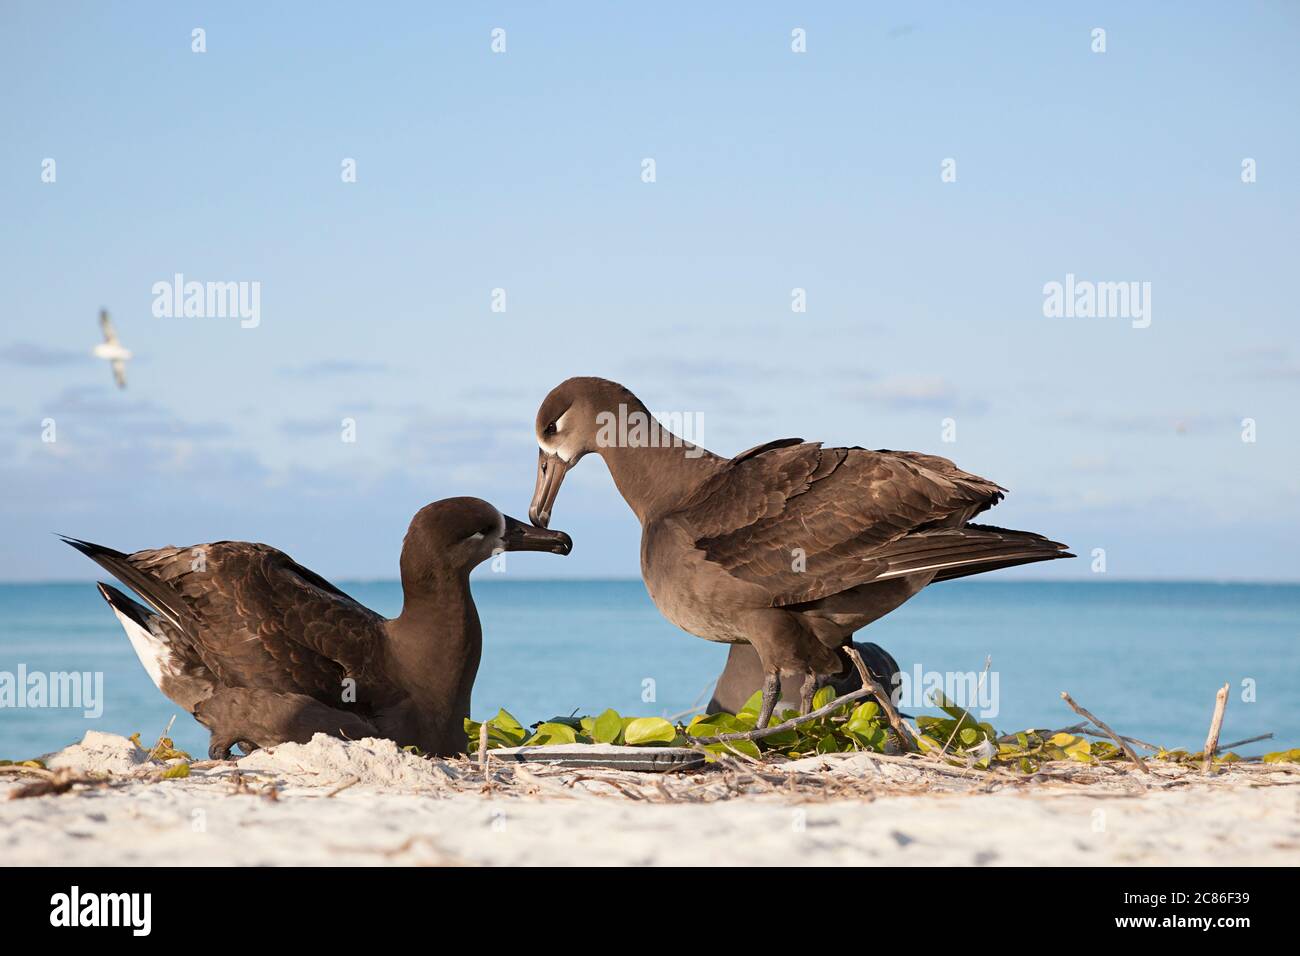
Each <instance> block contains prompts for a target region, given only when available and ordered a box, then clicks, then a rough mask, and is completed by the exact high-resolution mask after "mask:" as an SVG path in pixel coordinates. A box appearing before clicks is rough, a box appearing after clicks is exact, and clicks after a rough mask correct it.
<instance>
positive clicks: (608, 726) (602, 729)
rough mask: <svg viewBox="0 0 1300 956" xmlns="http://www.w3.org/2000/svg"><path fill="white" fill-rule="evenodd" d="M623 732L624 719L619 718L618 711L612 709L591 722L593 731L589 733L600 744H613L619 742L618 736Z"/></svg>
mask: <svg viewBox="0 0 1300 956" xmlns="http://www.w3.org/2000/svg"><path fill="white" fill-rule="evenodd" d="M583 729H584V730H585V729H586V728H585V727H584V728H583ZM622 731H623V718H622V717H620V716H619V714H618V711H616V710H613V709H612V708H611V709H609V710H606V711H604V712H603V713H601V714H600V716H598V717H596V718H595V719H594V720H593V721H592V722H591V729H590V730H589V731H587V732H588V733H589V734H590V735H591V739H592V740H594V741H596V743H598V744H612V743H613V742H614V741H616V740H618V735H619V734H620V733H622Z"/></svg>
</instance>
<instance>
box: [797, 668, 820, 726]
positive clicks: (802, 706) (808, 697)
mask: <svg viewBox="0 0 1300 956" xmlns="http://www.w3.org/2000/svg"><path fill="white" fill-rule="evenodd" d="M816 693H817V675H816V674H814V673H813V672H812V671H809V672H808V673H807V674H806V675H805V676H804V679H803V686H802V687H800V688H799V716H800V717H806V716H808V714H810V713H812V703H813V695H814V694H816Z"/></svg>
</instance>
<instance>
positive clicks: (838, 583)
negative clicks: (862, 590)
mask: <svg viewBox="0 0 1300 956" xmlns="http://www.w3.org/2000/svg"><path fill="white" fill-rule="evenodd" d="M1004 493H1005V489H1003V488H1001V487H999V486H998V485H996V484H994V483H993V482H991V481H989V480H987V479H985V478H981V477H979V476H978V475H973V474H970V473H968V472H965V471H962V470H961V469H960V468H958V467H957V466H956V465H954V464H953V463H952V462H951V461H949V460H948V459H946V458H940V457H938V456H935V455H924V454H920V453H917V452H896V451H890V450H879V451H869V450H867V449H863V448H823V447H822V445H821V444H820V443H817V442H803V443H800V444H797V445H791V444H786V443H781V442H778V443H772V444H771V445H770V446H767V447H766V448H765V447H764V446H759V450H757V451H751V452H747V453H746V454H745V455H742V456H738V457H737V458H735V459H732V461H731V462H730V463H729V464H728V466H727V467H725V468H723V469H722V470H721V471H719V472H718V473H717V474H716V475H714V476H713V477H712V478H710V479H709V480H708V481H706V482H705V483H704V484H703V485H702V486H701V487H700V488H699V489H697V491H696V492H695V493H694V494H693V495H692V496H691V498H690V499H689V500H688V501H687V502H686V503H685V504H684V506H683V508H682V509H681V510H680V511H678V512H677V513H675V514H674V515H673V516H671V517H672V518H673V519H675V520H677V521H679V522H680V523H681V524H682V525H683V526H685V527H687V528H689V529H690V530H691V532H692V534H693V535H694V538H695V544H696V547H697V548H699V549H700V550H702V551H703V552H704V554H705V557H706V559H707V560H709V561H711V562H714V563H716V564H718V565H721V566H722V567H723V568H725V569H726V570H727V571H728V572H729V573H731V574H732V575H733V576H735V577H737V578H740V579H741V580H745V581H750V582H754V583H758V584H762V585H763V586H764V587H766V588H767V589H768V590H769V592H770V593H771V595H772V603H773V604H774V605H778V606H780V605H787V604H797V603H801V602H804V601H810V600H815V599H817V598H821V597H826V596H828V595H830V594H835V593H838V592H839V591H842V590H846V589H847V588H851V587H854V586H856V585H859V584H863V583H866V582H868V581H871V580H875V579H878V578H881V577H882V576H885V575H889V574H890V569H891V566H892V565H891V561H893V558H891V555H890V546H891V545H892V544H893V543H894V542H897V541H899V540H900V539H902V538H904V537H906V536H908V535H911V534H914V533H916V532H919V531H925V530H930V529H937V528H957V527H960V526H961V525H962V524H964V523H965V522H966V521H968V520H969V519H970V518H972V517H973V516H975V515H977V514H979V513H980V512H981V511H984V510H985V509H987V508H990V507H992V506H993V505H994V504H996V503H997V502H998V501H1000V500H1001V499H1002V497H1003V494H1004ZM953 544H954V542H951V541H947V542H934V541H929V542H925V543H924V544H923V545H920V547H922V549H924V547H931V546H932V547H935V548H939V549H943V548H945V547H946V548H949V549H951V547H952V546H953ZM922 553H924V551H923V550H922V551H920V552H918V554H922ZM899 567H901V565H899Z"/></svg>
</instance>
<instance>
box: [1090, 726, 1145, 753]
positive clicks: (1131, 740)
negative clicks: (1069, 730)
mask: <svg viewBox="0 0 1300 956" xmlns="http://www.w3.org/2000/svg"><path fill="white" fill-rule="evenodd" d="M1073 732H1074V733H1077V734H1087V735H1088V736H1089V737H1109V736H1110V734H1103V733H1102V732H1101V731H1100V730H1094V729H1093V728H1091V727H1087V726H1085V727H1084V728H1083V729H1082V730H1076V731H1073ZM1120 736H1121V737H1123V738H1124V739H1125V740H1127V741H1128V742H1129V743H1131V744H1137V745H1138V746H1139V747H1141V748H1142V749H1143V750H1149V751H1151V752H1152V753H1159V752H1160V751H1161V750H1163V749H1164V748H1163V747H1159V746H1157V745H1155V744H1151V743H1147V742H1146V741H1145V740H1139V739H1138V738H1137V737H1127V736H1124V735H1123V734H1121V735H1120Z"/></svg>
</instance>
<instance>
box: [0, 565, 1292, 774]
mask: <svg viewBox="0 0 1300 956" xmlns="http://www.w3.org/2000/svg"><path fill="white" fill-rule="evenodd" d="M339 585H340V587H343V588H344V590H346V591H348V593H350V594H352V595H353V596H354V597H355V598H356V599H357V600H359V601H361V602H362V603H364V604H366V605H368V606H370V607H372V608H374V609H375V610H377V611H380V612H381V613H384V614H394V613H396V612H397V610H398V608H399V607H400V605H401V590H400V587H399V585H398V584H397V582H395V581H391V582H390V581H381V582H351V583H349V582H339ZM474 595H475V599H476V601H477V604H478V608H479V614H480V616H481V618H482V621H483V635H484V636H483V661H482V664H481V666H480V669H479V674H478V681H477V683H476V685H475V688H474V701H473V713H474V716H475V717H476V718H482V717H484V716H489V715H491V714H495V713H496V710H497V708H499V707H504V708H506V709H507V710H509V711H510V712H511V713H513V714H514V715H515V716H516V717H518V718H520V719H521V720H522V721H524V722H525V723H530V722H533V721H537V720H543V719H546V718H549V717H552V716H556V715H568V714H571V713H575V712H576V713H578V714H592V713H598V712H599V711H601V710H603V709H604V708H606V707H613V708H615V709H616V710H618V711H619V712H620V713H622V714H625V715H661V716H670V715H674V714H678V713H680V712H682V711H688V710H690V709H691V708H692V707H701V708H702V707H703V706H704V704H705V703H706V702H707V700H708V692H709V689H710V688H711V686H712V681H713V679H714V678H715V677H716V676H717V675H718V673H719V672H720V671H721V669H722V666H723V663H724V661H725V659H726V653H727V649H726V647H724V646H722V645H718V644H710V643H708V642H706V641H702V640H699V639H697V638H694V637H691V636H689V635H687V634H685V633H683V632H681V631H679V630H678V629H677V628H675V627H673V626H672V625H671V624H669V623H668V622H667V621H665V620H664V619H663V618H662V617H660V616H659V613H658V611H657V610H656V609H655V607H654V605H653V604H652V603H651V601H650V599H649V597H648V596H647V594H646V592H645V588H644V587H643V586H642V584H641V582H640V581H636V580H626V581H624V580H618V581H502V580H493V579H490V578H487V579H483V580H478V579H476V580H475V582H474ZM1298 636H1300V585H1295V584H1277V585H1275V584H1215V583H1204V582H1171V583H1155V582H1150V583H1147V582H1095V583H1094V582H1064V583H1056V582H1026V581H957V582H950V583H945V584H941V585H937V586H933V587H930V588H927V589H926V590H924V591H922V592H921V593H920V594H919V595H918V596H917V597H915V598H913V599H912V600H911V601H910V602H908V603H907V604H905V605H904V606H903V607H901V608H899V609H898V610H897V611H895V612H894V613H893V614H890V615H889V616H887V617H886V618H884V619H883V620H881V621H878V622H877V623H875V624H873V625H872V626H871V627H869V628H867V629H865V630H863V631H860V632H859V633H858V635H857V637H858V640H870V641H875V642H876V643H878V644H880V645H882V646H884V647H885V648H886V649H888V650H889V651H890V652H891V653H892V654H893V655H894V657H895V658H896V659H897V660H898V662H899V664H900V666H901V668H902V669H903V671H905V672H906V673H907V674H908V677H909V684H908V686H909V687H923V686H928V684H927V682H931V681H934V680H936V679H939V680H947V681H950V683H949V685H948V686H949V689H950V691H952V690H956V691H957V692H958V693H960V691H961V690H962V689H963V688H969V687H970V686H971V684H972V682H973V681H975V680H981V681H982V683H981V684H980V685H979V687H980V688H982V692H983V695H982V697H977V698H971V697H969V696H968V697H967V698H966V699H965V700H964V701H963V702H965V703H968V704H969V705H972V706H973V707H976V706H979V705H981V704H983V705H986V706H984V707H983V708H982V709H983V714H982V716H983V719H986V720H987V721H988V722H989V723H992V724H993V725H994V726H995V727H997V728H998V729H999V730H1000V731H1004V732H1007V731H1015V730H1021V729H1024V728H1027V727H1038V728H1045V727H1050V728H1058V727H1064V726H1067V725H1069V724H1071V723H1074V722H1076V721H1077V720H1078V718H1077V717H1075V715H1074V714H1073V712H1071V711H1070V710H1069V709H1068V708H1067V707H1066V706H1065V704H1064V703H1063V702H1062V701H1061V698H1060V692H1061V691H1063V690H1065V691H1069V692H1070V694H1071V695H1072V696H1073V697H1074V698H1075V700H1076V701H1078V702H1079V703H1080V704H1081V705H1082V706H1084V707H1086V708H1088V709H1089V710H1091V711H1092V712H1093V713H1095V714H1097V715H1098V716H1099V717H1100V718H1101V719H1103V720H1105V721H1107V722H1108V723H1109V724H1110V725H1111V726H1112V727H1114V728H1115V729H1116V730H1118V731H1119V732H1121V733H1125V734H1130V735H1133V736H1136V737H1139V738H1141V739H1143V740H1148V741H1151V742H1153V743H1159V744H1163V745H1165V746H1169V747H1173V746H1182V747H1188V748H1190V749H1193V750H1196V749H1199V748H1200V747H1201V746H1202V745H1203V744H1204V740H1205V733H1206V729H1207V727H1208V725H1209V721H1210V715H1211V711H1212V709H1213V705H1214V695H1215V691H1216V690H1217V689H1218V688H1219V687H1221V686H1222V685H1223V684H1224V683H1225V682H1226V683H1228V684H1230V685H1231V694H1230V697H1229V703H1228V709H1227V718H1226V720H1225V722H1224V730H1223V737H1222V739H1223V741H1225V742H1231V741H1233V740H1236V739H1240V738H1245V737H1251V736H1255V735H1256V734H1262V733H1267V732H1270V731H1272V732H1273V733H1275V734H1276V735H1277V737H1276V739H1275V740H1273V741H1268V742H1265V743H1262V744H1254V745H1251V746H1248V747H1245V748H1242V752H1243V753H1262V752H1264V751H1265V750H1277V749H1283V748H1286V747H1296V746H1300V654H1297V653H1296V641H1297V637H1298ZM986 659H991V664H990V665H989V668H988V673H987V675H985V676H983V677H982V678H981V677H980V675H981V673H982V672H983V671H984V670H985V666H986ZM20 668H22V669H23V670H24V671H25V673H26V674H27V675H29V681H30V680H31V678H30V675H32V674H34V673H45V674H48V673H51V672H72V671H76V672H82V673H89V674H90V675H91V678H90V680H89V682H88V684H87V685H86V687H87V690H89V691H90V693H91V695H92V696H97V697H98V698H99V699H98V700H96V701H93V702H92V703H93V704H94V706H93V707H92V708H90V709H91V710H92V712H93V711H94V710H100V711H102V712H100V713H98V715H97V716H95V715H93V713H92V715H91V716H87V713H86V711H87V707H86V704H87V703H88V702H87V701H86V700H82V701H80V702H79V704H80V705H79V706H61V707H53V706H41V707H38V706H15V704H24V705H32V704H35V703H39V700H38V699H36V698H34V697H31V696H24V695H22V694H19V695H18V696H17V697H15V698H13V699H6V698H5V697H4V695H3V685H4V682H5V680H6V674H7V675H9V677H8V681H9V684H10V687H11V688H12V687H13V686H14V684H15V683H16V680H17V675H18V674H19V670H20ZM101 676H102V683H100V686H101V687H102V694H99V695H95V694H94V687H95V685H96V683H97V682H99V681H101ZM29 686H30V685H29ZM918 697H919V695H916V694H913V695H912V696H911V697H909V698H908V699H905V700H904V709H905V710H906V711H907V712H908V713H912V714H920V713H936V712H937V711H935V709H934V708H933V707H930V706H926V705H925V704H924V701H918ZM70 702H71V701H69V700H67V699H64V700H59V701H48V700H47V701H46V703H47V705H48V704H50V703H62V704H68V703H70ZM173 715H176V723H175V726H174V728H173V732H172V736H173V738H174V739H175V740H176V742H177V744H178V746H180V747H181V748H182V749H185V750H188V751H190V752H191V753H194V754H196V756H197V755H203V754H206V752H207V735H206V732H205V731H204V730H203V728H202V727H200V726H199V725H198V724H197V723H196V722H195V721H194V720H193V718H191V717H190V716H189V715H188V714H185V713H183V712H179V709H178V708H177V707H176V706H175V705H174V704H172V703H171V702H170V701H169V700H167V699H166V698H165V697H163V695H162V694H161V693H160V692H159V691H158V690H157V689H156V688H155V687H154V686H153V684H152V683H151V682H150V680H149V678H148V676H147V675H146V673H145V671H144V668H143V667H142V666H141V665H140V663H139V661H138V660H137V659H136V657H135V654H134V652H133V651H132V650H131V647H130V644H129V643H128V642H127V639H126V636H125V635H124V634H123V632H122V630H121V628H120V627H119V626H118V623H117V620H116V618H115V617H114V616H113V614H112V612H111V611H110V610H109V608H108V607H107V605H106V604H105V603H104V602H103V600H102V599H101V598H100V597H99V594H98V593H97V591H96V590H95V587H94V585H93V584H90V583H85V584H80V583H59V584H0V758H8V759H24V758H29V757H34V756H38V755H40V754H43V753H46V752H48V751H51V750H54V749H57V748H59V747H61V746H63V745H65V744H67V743H69V742H71V741H73V740H77V739H79V738H80V737H81V736H82V735H83V734H84V733H85V732H86V731H87V730H102V731H108V732H111V733H118V734H123V735H129V734H132V733H134V732H137V731H138V732H139V733H140V734H141V737H142V739H144V740H145V741H147V742H151V741H153V740H154V739H155V738H157V736H158V735H159V734H160V733H161V731H162V730H163V728H164V727H165V726H166V725H167V722H168V720H169V719H170V718H171V717H172V716H173Z"/></svg>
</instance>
